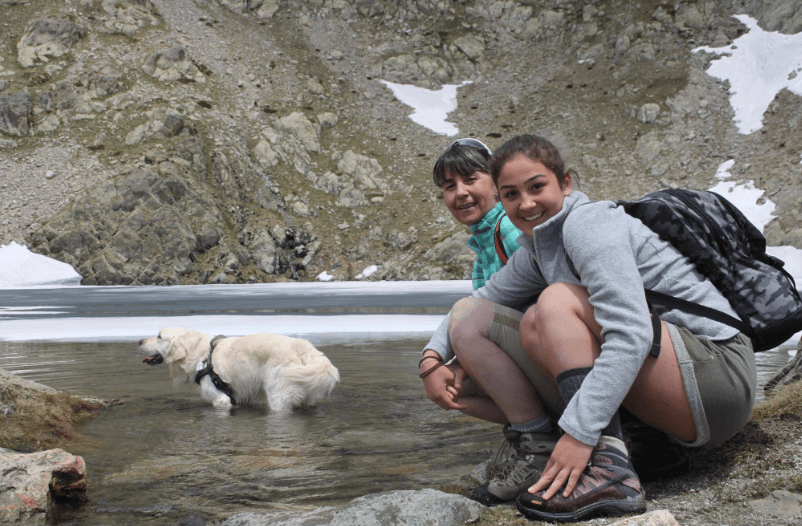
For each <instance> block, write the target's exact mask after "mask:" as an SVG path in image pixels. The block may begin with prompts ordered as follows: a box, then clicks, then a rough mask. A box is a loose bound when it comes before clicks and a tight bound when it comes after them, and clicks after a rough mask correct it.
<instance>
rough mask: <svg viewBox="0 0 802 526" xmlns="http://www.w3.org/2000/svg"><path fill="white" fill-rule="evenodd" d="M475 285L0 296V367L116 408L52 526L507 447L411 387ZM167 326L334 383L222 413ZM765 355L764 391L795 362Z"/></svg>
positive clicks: (389, 484)
mask: <svg viewBox="0 0 802 526" xmlns="http://www.w3.org/2000/svg"><path fill="white" fill-rule="evenodd" d="M469 293H470V283H469V282H425V283H387V284H381V283H365V284H337V283H329V284H301V283H298V284H286V285H247V286H202V287H169V288H167V287H141V288H132V287H80V288H78V287H76V288H64V289H29V290H1V289H0V339H1V340H4V341H0V368H3V369H6V370H8V371H11V372H14V373H16V374H18V375H20V376H23V377H25V378H29V379H32V380H35V381H37V382H40V383H43V384H46V385H50V386H52V387H54V388H56V389H60V390H64V391H68V392H71V393H75V394H84V395H91V396H97V397H100V398H104V399H107V400H112V399H118V400H123V401H125V404H123V405H119V406H115V407H112V408H111V409H109V410H106V411H103V412H101V413H100V414H98V415H96V416H94V417H93V418H91V419H89V420H87V421H85V422H84V423H83V424H81V425H80V427H79V429H78V431H79V432H80V433H81V434H82V435H83V436H85V437H87V441H86V443H80V444H78V445H76V446H75V447H71V449H70V452H71V453H74V454H78V455H81V456H83V457H84V459H85V460H86V463H87V471H88V476H89V479H90V488H89V493H88V495H89V502H88V503H86V504H85V505H83V506H82V507H80V508H78V509H76V510H65V511H64V513H63V514H62V515H61V516H60V517H58V518H57V520H55V521H54V522H55V523H57V524H62V525H66V524H81V525H94V524H97V525H101V524H115V525H118V524H131V525H137V526H138V525H145V524H148V525H168V524H179V523H180V524H202V523H203V522H204V521H212V520H215V519H220V518H223V517H226V516H229V515H232V514H234V513H238V512H244V511H264V510H271V509H280V510H287V509H299V510H301V509H308V508H316V507H319V506H332V505H338V504H342V503H344V502H347V501H349V500H351V499H353V498H356V497H359V496H362V495H365V494H369V493H376V492H383V491H389V490H395V489H421V488H427V487H438V486H440V485H444V484H449V483H452V482H455V481H457V480H458V479H459V478H460V477H462V476H464V475H466V474H468V473H470V471H471V470H472V469H473V467H474V466H476V465H477V464H478V463H480V462H482V461H483V460H485V459H486V458H487V457H488V456H489V454H490V453H491V451H492V450H494V449H495V448H496V447H498V445H499V444H500V442H501V440H502V436H501V434H500V426H497V425H493V424H486V423H482V422H479V421H477V420H474V419H471V418H468V417H464V416H462V415H460V414H458V413H447V412H444V411H442V410H439V409H438V408H436V407H435V406H434V405H433V404H432V403H430V402H429V401H428V399H427V398H426V396H425V394H424V393H423V390H422V389H421V381H420V379H419V378H418V377H417V362H418V356H419V353H420V350H421V348H422V347H423V345H424V344H425V343H426V341H427V340H428V337H429V335H430V334H431V332H432V331H433V330H434V328H435V327H436V326H437V323H439V320H440V319H441V318H442V316H443V314H445V313H446V312H447V310H448V307H449V306H450V305H451V304H453V302H454V301H455V300H456V299H458V298H460V297H462V296H465V295H467V294H469ZM167 325H180V326H186V327H190V328H196V329H199V330H203V331H204V332H207V333H211V334H228V335H236V334H247V333H251V332H259V331H271V332H281V333H284V334H289V335H292V336H303V337H306V338H308V339H310V340H311V341H312V342H313V343H314V344H315V345H316V346H317V347H318V348H319V349H320V350H321V351H323V352H324V353H325V354H326V355H327V356H328V357H329V359H330V360H331V361H332V362H333V363H334V364H335V365H336V366H337V367H338V368H339V370H340V374H341V377H342V382H341V383H340V385H338V386H337V388H336V389H335V390H334V393H333V394H332V396H331V398H330V399H328V400H326V401H324V402H322V403H320V404H319V405H318V406H317V407H316V408H313V409H309V410H307V411H295V412H291V413H271V412H270V411H268V410H267V409H265V408H264V407H254V408H244V407H239V408H235V409H234V410H232V411H220V410H216V409H214V408H212V407H211V406H209V405H208V404H207V403H206V402H204V401H203V400H201V399H200V397H199V396H198V395H197V392H196V388H195V387H194V386H185V387H182V388H179V389H177V390H176V389H173V387H172V385H171V384H170V381H169V378H168V373H167V369H166V367H158V366H157V367H148V366H146V365H144V364H143V363H142V358H143V355H142V354H141V353H140V352H139V350H138V347H137V340H138V339H139V338H142V337H145V336H150V335H153V334H155V333H156V332H157V331H158V330H159V329H161V328H162V327H164V326H167ZM788 357H789V356H788V352H787V351H786V350H785V349H783V350H778V351H772V352H769V353H761V354H759V355H758V359H759V362H760V377H761V383H764V382H765V381H766V380H767V379H768V378H770V377H771V375H772V374H773V373H774V371H776V370H777V369H778V368H779V367H781V366H782V365H784V364H785V363H786V362H787V361H788Z"/></svg>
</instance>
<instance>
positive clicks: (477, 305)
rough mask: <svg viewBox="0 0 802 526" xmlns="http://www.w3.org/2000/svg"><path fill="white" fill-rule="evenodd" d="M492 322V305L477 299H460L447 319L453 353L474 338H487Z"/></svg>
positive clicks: (457, 351) (457, 352)
mask: <svg viewBox="0 0 802 526" xmlns="http://www.w3.org/2000/svg"><path fill="white" fill-rule="evenodd" d="M492 322H493V303H492V302H490V301H488V300H483V299H479V298H462V299H461V300H459V301H458V302H457V303H455V304H454V306H453V307H452V308H451V312H450V314H449V319H448V335H449V338H450V339H451V346H452V347H453V348H454V353H455V354H456V355H457V356H459V355H460V350H461V349H463V348H464V347H466V344H467V343H470V342H473V341H475V340H476V338H487V337H488V330H489V327H490V324H491V323H492Z"/></svg>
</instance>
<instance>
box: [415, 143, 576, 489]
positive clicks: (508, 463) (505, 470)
mask: <svg viewBox="0 0 802 526" xmlns="http://www.w3.org/2000/svg"><path fill="white" fill-rule="evenodd" d="M490 157H491V152H490V149H489V148H488V147H487V146H486V145H484V144H483V143H482V142H480V141H478V140H476V139H460V140H457V141H454V142H453V143H452V144H451V145H450V146H449V147H448V148H447V149H446V151H445V152H443V154H442V155H441V156H440V157H439V158H438V159H437V162H436V163H435V165H434V169H433V179H434V183H435V184H436V185H437V186H439V187H441V188H442V189H443V198H444V200H445V203H446V207H447V208H448V210H449V211H450V212H451V214H452V215H453V216H454V218H455V219H457V221H459V222H461V223H463V224H465V225H467V226H469V227H470V228H471V233H472V235H471V237H470V239H469V240H468V246H470V247H471V249H473V250H474V251H475V252H476V253H477V256H476V260H475V262H474V269H473V287H474V289H479V288H480V287H482V286H483V285H484V283H485V281H486V280H487V279H489V278H490V276H492V275H493V274H494V273H496V272H497V271H498V270H499V269H501V268H502V266H503V265H504V263H505V262H506V258H507V257H508V256H511V255H512V254H513V253H514V252H515V251H516V250H517V249H518V248H519V247H520V245H519V244H518V242H517V239H518V237H519V236H520V234H521V232H520V230H518V229H517V228H516V227H515V226H514V225H513V224H512V223H511V222H510V220H509V219H508V218H507V217H506V215H505V213H504V209H503V208H502V206H501V204H500V203H498V191H497V189H496V187H495V184H494V183H493V181H492V179H491V177H490V174H489V168H488V163H489V160H490ZM533 301H534V300H533ZM529 305H531V303H527V304H525V305H523V306H522V307H527V306H529ZM522 315H523V313H522V311H521V310H517V309H514V308H508V307H504V306H501V305H494V304H492V303H490V302H487V301H484V300H476V306H475V308H474V309H470V310H468V311H464V316H465V317H464V319H459V320H455V319H454V318H453V317H452V319H451V320H450V322H451V323H455V322H456V321H467V323H463V324H462V326H463V327H469V329H468V330H463V331H460V332H458V333H455V334H453V335H452V337H451V340H450V341H449V334H448V324H449V319H445V320H444V321H443V323H442V324H441V325H440V328H439V329H438V330H437V332H436V333H435V335H434V336H433V338H432V340H431V341H430V342H429V343H428V344H427V346H426V347H425V348H424V351H423V355H422V358H421V361H420V373H421V374H420V376H421V378H423V382H424V388H425V389H426V394H427V396H428V397H429V399H431V400H432V401H433V402H435V403H436V404H437V405H439V406H440V407H442V408H443V409H446V410H459V411H462V412H463V413H465V414H468V415H471V416H474V417H477V418H481V419H483V420H487V421H491V422H496V423H500V424H505V427H504V431H503V433H504V435H505V437H506V438H507V440H506V441H505V444H504V445H503V446H502V448H501V449H500V450H499V452H498V454H497V455H496V457H495V458H494V465H493V471H494V475H495V476H494V477H493V478H492V479H491V481H490V482H489V483H486V484H483V485H482V486H479V487H478V488H476V489H474V491H473V492H472V494H471V497H472V498H474V499H475V500H478V501H479V502H482V503H484V504H486V505H492V504H498V503H502V502H509V501H512V500H514V499H515V498H517V496H518V494H519V493H520V492H521V491H522V490H523V489H524V488H525V487H528V486H529V485H531V483H533V482H534V480H535V479H534V478H533V477H534V476H535V475H537V476H539V474H540V473H539V472H534V471H532V470H531V469H530V468H529V464H528V463H519V464H521V465H520V466H519V467H522V468H524V471H526V472H522V471H521V469H518V470H516V469H515V467H516V459H518V457H521V458H523V457H524V456H525V455H528V454H532V453H535V452H541V450H542V449H543V447H544V444H546V447H548V446H549V445H553V444H554V443H556V440H557V437H555V436H552V435H551V434H550V433H546V434H544V433H536V432H534V431H533V430H532V429H531V427H532V425H533V420H535V419H536V417H537V416H539V415H541V414H543V411H544V406H543V405H542V404H541V402H540V400H541V398H542V399H544V401H545V404H546V408H547V409H548V410H550V411H552V412H558V411H559V410H561V409H562V402H561V399H560V396H559V392H558V391H557V388H556V384H554V382H553V381H551V380H550V379H548V378H547V377H546V376H545V375H543V374H542V373H540V372H539V371H538V370H536V369H535V368H534V366H533V364H532V362H531V361H530V360H529V359H528V358H527V356H526V353H525V352H524V350H523V348H522V346H521V338H520V334H519V333H518V324H519V322H520V319H521V316H522ZM455 337H456V339H455ZM480 340H481V341H482V342H483V343H484V344H483V345H481V346H477V345H476V344H475V343H476V342H477V341H480ZM469 344H470V345H469ZM455 356H456V358H457V360H456V361H451V360H452V358H454V357H455ZM447 362H448V365H446V366H444V364H446V363H447ZM499 380H500V381H499ZM546 421H547V422H548V427H549V430H551V427H552V424H551V421H550V420H549V419H548V418H546ZM541 424H542V421H539V422H537V423H536V424H535V425H537V426H541V427H543V426H542V425H541ZM541 435H543V436H541ZM544 463H545V460H544Z"/></svg>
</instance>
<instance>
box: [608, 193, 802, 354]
mask: <svg viewBox="0 0 802 526" xmlns="http://www.w3.org/2000/svg"><path fill="white" fill-rule="evenodd" d="M618 205H619V206H622V207H623V208H624V210H625V211H626V212H627V213H628V214H629V215H631V216H633V217H637V218H638V219H640V220H641V221H642V222H643V224H645V225H646V226H648V227H649V228H651V229H652V230H653V231H654V232H655V233H656V234H658V235H659V236H660V237H661V238H662V239H663V240H665V241H668V242H669V243H671V244H672V245H674V247H675V248H676V249H677V250H679V251H680V252H681V253H682V254H683V255H684V256H686V257H687V258H688V259H690V260H691V262H693V263H694V264H695V265H696V268H697V269H698V270H699V272H701V273H702V274H704V275H705V276H706V277H707V278H708V279H709V280H710V281H711V282H712V283H713V284H714V285H715V286H716V288H717V289H718V290H719V291H721V293H722V294H723V295H724V297H726V298H727V300H729V302H730V305H731V306H732V308H733V310H734V311H735V312H737V313H738V315H739V316H740V317H741V319H740V320H739V319H736V318H733V317H732V316H729V315H727V314H724V313H723V312H719V311H717V310H714V309H711V308H709V307H705V306H703V305H699V304H696V303H692V302H689V301H685V300H681V299H679V298H674V297H672V296H669V295H666V294H663V293H660V292H656V291H653V290H649V289H646V299H647V300H648V301H649V302H650V303H651V304H652V305H661V306H664V307H668V308H672V309H678V310H682V311H684V312H689V313H691V314H696V315H698V316H704V317H706V318H710V319H714V320H716V321H719V322H721V323H726V324H727V325H731V326H733V327H735V328H737V329H738V330H740V331H741V332H742V333H744V334H745V335H747V336H749V338H750V339H751V340H752V345H753V347H754V350H755V352H759V351H765V350H768V349H773V348H774V347H777V346H778V345H781V344H782V343H784V342H786V341H788V339H789V338H791V337H792V336H793V335H794V334H795V333H796V332H799V331H800V330H802V297H800V294H799V292H798V291H797V289H796V284H795V283H794V279H793V277H791V275H790V274H789V273H788V272H786V271H785V270H784V269H783V266H784V265H785V263H783V261H782V260H780V259H778V258H775V257H773V256H770V255H768V254H766V238H765V237H763V234H762V233H761V232H760V231H759V230H758V229H757V228H756V227H755V226H754V225H753V224H752V223H750V222H749V220H748V219H746V217H745V216H744V215H743V214H742V213H741V211H740V210H738V209H737V208H736V207H735V206H734V205H733V204H732V203H730V202H729V201H727V200H726V199H724V198H723V197H721V196H720V195H718V194H716V193H714V192H698V191H693V190H661V191H659V192H654V193H651V194H648V195H646V196H644V197H642V198H640V199H638V200H637V201H619V202H618ZM658 334H659V333H658Z"/></svg>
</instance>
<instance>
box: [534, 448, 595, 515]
mask: <svg viewBox="0 0 802 526" xmlns="http://www.w3.org/2000/svg"><path fill="white" fill-rule="evenodd" d="M592 453H593V446H588V445H587V444H583V443H582V442H580V441H579V440H577V439H575V438H574V437H572V436H571V435H569V434H567V433H566V434H564V435H563V436H561V437H560V440H559V441H558V442H557V445H556V446H555V447H554V451H553V452H552V453H551V457H550V458H549V461H548V462H547V463H546V469H544V470H543V475H541V477H540V479H539V480H538V481H537V482H536V483H535V485H534V486H532V487H531V488H529V493H537V492H538V491H543V490H545V489H546V488H548V490H547V491H546V492H545V493H543V498H544V499H545V500H549V499H550V498H552V497H553V496H554V495H556V494H557V492H558V491H560V488H562V487H563V486H565V491H563V497H565V498H567V497H568V496H569V495H571V493H572V492H573V491H574V488H575V487H576V483H577V482H579V476H580V475H582V472H583V471H584V470H585V467H586V466H587V465H588V461H589V460H590V455H591V454H592Z"/></svg>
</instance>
